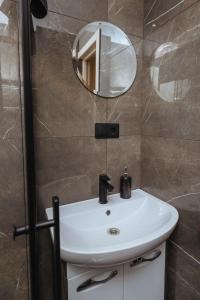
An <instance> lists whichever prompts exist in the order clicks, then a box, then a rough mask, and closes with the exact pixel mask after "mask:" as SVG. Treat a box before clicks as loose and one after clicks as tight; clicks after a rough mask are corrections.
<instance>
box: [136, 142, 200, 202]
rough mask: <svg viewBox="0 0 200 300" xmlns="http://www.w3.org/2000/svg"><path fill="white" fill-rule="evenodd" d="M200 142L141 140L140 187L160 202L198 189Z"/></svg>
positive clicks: (196, 191) (199, 190) (198, 190)
mask: <svg viewBox="0 0 200 300" xmlns="http://www.w3.org/2000/svg"><path fill="white" fill-rule="evenodd" d="M199 151H200V142H195V141H190V140H185V141H184V140H177V139H166V138H156V137H143V139H142V186H144V187H145V189H148V190H149V191H152V193H153V194H156V195H157V196H160V197H161V199H163V200H167V201H168V200H173V199H174V198H175V197H180V196H184V195H186V194H188V193H198V192H200V189H199V185H198V183H199V181H200V177H199Z"/></svg>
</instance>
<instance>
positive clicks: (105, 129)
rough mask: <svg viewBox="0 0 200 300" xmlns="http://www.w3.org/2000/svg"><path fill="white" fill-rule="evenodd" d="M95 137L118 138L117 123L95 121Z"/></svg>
mask: <svg viewBox="0 0 200 300" xmlns="http://www.w3.org/2000/svg"><path fill="white" fill-rule="evenodd" d="M95 138H96V139H117V138H119V124H118V123H96V124H95Z"/></svg>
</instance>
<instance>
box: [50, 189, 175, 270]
mask: <svg viewBox="0 0 200 300" xmlns="http://www.w3.org/2000/svg"><path fill="white" fill-rule="evenodd" d="M46 213H47V217H48V219H51V218H52V208H48V209H46ZM177 221H178V212H177V210H176V209H175V208H174V207H172V206H171V205H169V204H167V203H165V202H163V201H161V200H160V199H158V198H156V197H153V196H152V195H150V194H148V193H146V192H144V191H142V190H140V189H137V190H134V191H132V197H131V198H130V199H121V198H120V195H119V194H115V195H111V196H109V197H108V203H107V204H99V202H98V198H95V199H91V200H86V201H81V202H78V203H72V204H67V205H63V206H60V243H61V245H60V247H61V258H62V259H63V260H64V261H66V262H70V263H73V264H77V265H81V266H87V267H88V266H89V267H105V266H111V265H115V264H121V263H124V262H126V261H129V260H132V259H134V258H136V257H138V256H140V255H143V254H144V253H146V252H148V251H150V250H152V249H154V248H156V247H157V246H159V245H160V244H162V243H163V242H164V241H165V240H166V239H167V238H168V237H169V236H170V234H171V233H172V231H173V230H174V228H175V226H176V224H177ZM51 233H52V232H51Z"/></svg>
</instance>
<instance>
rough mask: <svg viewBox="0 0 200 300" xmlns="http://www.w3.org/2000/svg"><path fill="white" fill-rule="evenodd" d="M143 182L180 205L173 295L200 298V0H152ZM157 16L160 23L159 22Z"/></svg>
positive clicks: (171, 263)
mask: <svg viewBox="0 0 200 300" xmlns="http://www.w3.org/2000/svg"><path fill="white" fill-rule="evenodd" d="M144 2H145V6H144V11H145V22H144V33H145V40H144V59H143V107H142V147H141V153H142V154H141V155H142V158H141V162H142V166H141V173H142V179H141V182H142V187H143V189H145V190H147V191H149V192H150V193H152V194H154V195H156V196H160V197H161V198H162V199H164V200H165V201H168V202H169V203H171V204H172V205H174V206H175V207H176V208H177V209H178V211H179V214H180V222H179V225H178V227H177V229H176V230H175V232H174V234H173V235H172V237H171V239H170V242H169V244H168V263H167V299H169V300H186V299H191V300H196V299H200V277H199V274H200V269H199V266H200V239H199V225H200V224H199V220H200V173H199V167H200V166H199V161H200V127H199V118H200V110H199V92H200V86H199V62H200V52H199V46H200V31H199V27H200V21H199V14H200V1H176V0H171V1H144ZM153 24H154V25H153Z"/></svg>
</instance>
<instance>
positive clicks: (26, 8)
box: [21, 0, 38, 300]
mask: <svg viewBox="0 0 200 300" xmlns="http://www.w3.org/2000/svg"><path fill="white" fill-rule="evenodd" d="M21 3H22V4H21V5H22V6H21V13H22V52H23V82H24V125H25V126H24V127H25V158H24V159H25V166H26V187H27V189H26V193H27V205H28V226H29V261H30V294H31V299H32V300H36V299H37V291H38V282H37V277H38V276H37V274H38V272H37V263H38V260H37V247H36V238H37V237H36V231H35V224H36V184H35V151H34V130H33V104H32V82H31V37H30V2H29V0H22V1H21Z"/></svg>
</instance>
